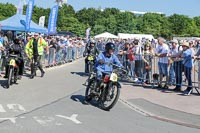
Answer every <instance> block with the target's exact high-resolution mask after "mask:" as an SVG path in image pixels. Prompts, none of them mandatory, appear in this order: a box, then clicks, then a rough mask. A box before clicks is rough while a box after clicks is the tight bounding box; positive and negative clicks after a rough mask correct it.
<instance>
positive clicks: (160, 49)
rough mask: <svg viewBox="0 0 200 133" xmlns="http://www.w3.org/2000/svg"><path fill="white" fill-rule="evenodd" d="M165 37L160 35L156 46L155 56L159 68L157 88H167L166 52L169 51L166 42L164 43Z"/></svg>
mask: <svg viewBox="0 0 200 133" xmlns="http://www.w3.org/2000/svg"><path fill="white" fill-rule="evenodd" d="M165 42H166V41H165V39H164V38H162V37H159V38H158V44H159V45H158V46H157V48H156V54H155V56H157V57H158V68H159V77H160V84H159V85H158V88H163V89H167V88H168V86H167V83H168V57H167V56H168V53H169V47H168V45H167V44H165ZM164 76H166V81H165V86H164V87H163V86H162V85H161V83H162V82H163V77H164Z"/></svg>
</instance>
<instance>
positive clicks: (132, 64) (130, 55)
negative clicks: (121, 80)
mask: <svg viewBox="0 0 200 133" xmlns="http://www.w3.org/2000/svg"><path fill="white" fill-rule="evenodd" d="M134 47H135V45H134V43H133V42H131V43H130V46H129V50H128V60H129V64H130V71H129V74H130V76H131V78H132V79H133V80H134V79H135V55H134Z"/></svg>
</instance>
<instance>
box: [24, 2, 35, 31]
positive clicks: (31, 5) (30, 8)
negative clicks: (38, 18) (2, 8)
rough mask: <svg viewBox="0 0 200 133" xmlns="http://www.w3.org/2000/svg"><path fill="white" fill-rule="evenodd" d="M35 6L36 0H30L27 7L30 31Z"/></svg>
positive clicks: (27, 27)
mask: <svg viewBox="0 0 200 133" xmlns="http://www.w3.org/2000/svg"><path fill="white" fill-rule="evenodd" d="M33 7H34V0H29V1H28V5H27V8H26V31H29V29H30V23H31V18H32V13H33Z"/></svg>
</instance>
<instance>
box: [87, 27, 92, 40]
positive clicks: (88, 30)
mask: <svg viewBox="0 0 200 133" xmlns="http://www.w3.org/2000/svg"><path fill="white" fill-rule="evenodd" d="M90 30H91V28H88V29H87V30H86V40H87V42H88V41H89V39H90Z"/></svg>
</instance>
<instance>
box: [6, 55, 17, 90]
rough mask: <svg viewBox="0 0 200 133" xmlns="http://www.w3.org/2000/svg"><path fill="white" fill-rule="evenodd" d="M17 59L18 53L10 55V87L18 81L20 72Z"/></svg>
mask: <svg viewBox="0 0 200 133" xmlns="http://www.w3.org/2000/svg"><path fill="white" fill-rule="evenodd" d="M17 59H18V56H17V55H12V54H10V55H9V64H8V80H7V88H9V87H10V85H12V84H13V83H17V79H18V73H19V67H18V65H17V63H16V61H17Z"/></svg>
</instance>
